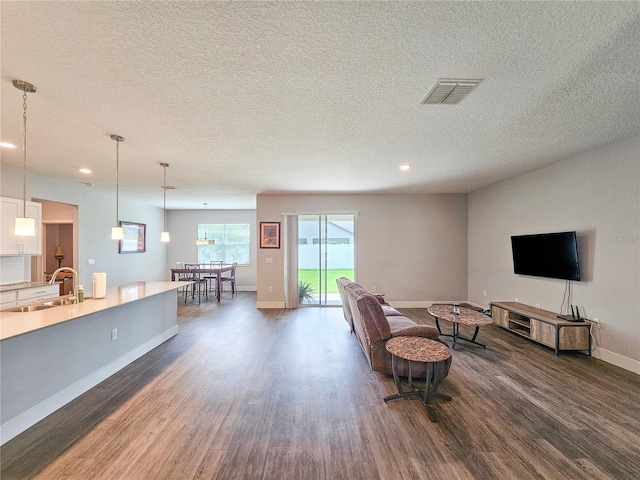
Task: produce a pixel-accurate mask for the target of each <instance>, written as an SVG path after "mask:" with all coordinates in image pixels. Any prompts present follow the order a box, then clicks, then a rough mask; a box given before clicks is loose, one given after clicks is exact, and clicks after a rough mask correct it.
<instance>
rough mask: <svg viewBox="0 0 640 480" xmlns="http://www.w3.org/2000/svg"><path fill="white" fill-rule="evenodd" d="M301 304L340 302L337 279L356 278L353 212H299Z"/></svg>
mask: <svg viewBox="0 0 640 480" xmlns="http://www.w3.org/2000/svg"><path fill="white" fill-rule="evenodd" d="M297 230H298V252H297V253H298V291H299V295H298V297H299V298H298V299H299V302H298V303H299V305H301V306H329V305H341V301H340V295H339V294H338V288H337V285H336V278H338V277H342V276H344V277H348V278H350V279H355V215H353V214H326V215H323V214H312V215H311V214H308V215H298V229H297Z"/></svg>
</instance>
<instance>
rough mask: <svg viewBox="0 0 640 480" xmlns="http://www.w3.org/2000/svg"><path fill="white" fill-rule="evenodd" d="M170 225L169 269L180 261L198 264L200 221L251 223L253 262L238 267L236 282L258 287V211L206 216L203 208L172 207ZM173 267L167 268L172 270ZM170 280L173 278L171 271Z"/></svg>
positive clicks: (240, 285) (217, 212) (214, 212)
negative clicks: (178, 208) (197, 239)
mask: <svg viewBox="0 0 640 480" xmlns="http://www.w3.org/2000/svg"><path fill="white" fill-rule="evenodd" d="M167 217H168V218H167V228H168V229H169V233H170V234H171V242H170V243H169V246H168V255H167V258H168V268H173V267H174V266H175V264H176V262H185V263H195V262H196V261H197V260H198V247H197V246H196V238H197V237H198V223H205V222H206V223H248V224H249V228H250V231H251V246H252V248H251V253H250V255H251V257H250V262H251V264H250V265H239V266H238V269H237V270H236V284H237V287H238V289H240V290H255V289H256V253H255V252H256V242H257V238H258V236H257V227H256V211H255V210H211V209H209V210H207V215H206V218H205V215H204V208H203V209H202V210H170V211H169V212H168V216H167ZM168 271H169V270H167V272H168ZM167 275H168V276H167V277H166V280H170V279H171V277H170V273H168V274H167Z"/></svg>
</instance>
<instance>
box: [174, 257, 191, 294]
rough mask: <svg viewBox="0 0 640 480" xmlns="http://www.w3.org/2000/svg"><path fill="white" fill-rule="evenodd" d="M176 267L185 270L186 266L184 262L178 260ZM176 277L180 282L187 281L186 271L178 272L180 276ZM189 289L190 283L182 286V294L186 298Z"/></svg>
mask: <svg viewBox="0 0 640 480" xmlns="http://www.w3.org/2000/svg"><path fill="white" fill-rule="evenodd" d="M176 268H178V269H181V270H184V268H185V266H184V262H176ZM176 278H177V280H178V281H179V282H184V281H187V274H186V273H185V272H181V273H178V276H177V277H176ZM188 290H189V285H185V286H184V287H182V294H183V295H184V296H185V298H186V295H187V292H188Z"/></svg>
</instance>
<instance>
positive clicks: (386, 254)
mask: <svg viewBox="0 0 640 480" xmlns="http://www.w3.org/2000/svg"><path fill="white" fill-rule="evenodd" d="M321 212H332V213H339V212H357V213H358V215H357V217H356V252H357V253H356V272H357V273H356V274H357V280H358V282H359V283H361V284H362V285H363V286H364V287H365V288H367V289H371V288H372V287H373V286H375V287H376V289H377V290H378V291H379V292H384V293H385V294H386V297H385V298H387V299H388V300H390V301H393V302H394V304H395V305H404V306H410V305H419V304H424V303H425V302H429V301H435V300H464V299H466V298H467V197H466V195H426V194H401V195H391V194H386V195H385V194H382V195H258V198H257V217H258V219H257V220H258V222H261V221H262V222H274V221H279V222H281V221H282V220H283V216H282V215H283V213H321ZM282 238H283V239H284V238H285V236H284V232H283V237H282ZM294 247H297V245H295V246H294ZM285 248H286V245H285V244H284V242H283V246H282V248H280V249H279V250H272V249H258V253H257V260H258V299H257V300H258V306H276V305H278V304H283V302H284V259H285V256H284V251H285ZM267 258H272V259H273V263H269V264H267V263H266V259H267ZM269 286H271V287H273V291H272V292H269V291H268V287H269Z"/></svg>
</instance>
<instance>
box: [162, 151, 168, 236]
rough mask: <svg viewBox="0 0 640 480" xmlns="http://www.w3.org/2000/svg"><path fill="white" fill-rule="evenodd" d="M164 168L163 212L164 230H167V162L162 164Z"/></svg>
mask: <svg viewBox="0 0 640 480" xmlns="http://www.w3.org/2000/svg"><path fill="white" fill-rule="evenodd" d="M162 168H164V180H163V182H162V212H163V215H162V216H163V220H164V231H165V232H166V231H167V164H166V163H165V164H164V165H162Z"/></svg>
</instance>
